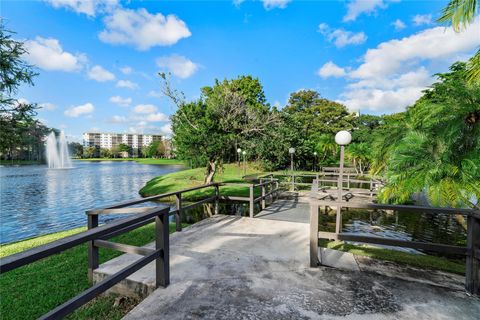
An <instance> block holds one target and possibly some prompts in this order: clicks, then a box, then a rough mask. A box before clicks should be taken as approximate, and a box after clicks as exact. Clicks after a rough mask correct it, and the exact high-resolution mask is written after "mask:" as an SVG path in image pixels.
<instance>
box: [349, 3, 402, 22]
mask: <svg viewBox="0 0 480 320" xmlns="http://www.w3.org/2000/svg"><path fill="white" fill-rule="evenodd" d="M398 1H400V0H350V1H349V2H348V4H347V14H346V15H345V16H344V17H343V21H344V22H347V21H354V20H356V19H357V17H358V16H360V15H361V14H364V13H365V14H368V15H370V14H375V13H376V12H377V9H385V8H386V7H387V3H388V2H398Z"/></svg>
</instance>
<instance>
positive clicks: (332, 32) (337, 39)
mask: <svg viewBox="0 0 480 320" xmlns="http://www.w3.org/2000/svg"><path fill="white" fill-rule="evenodd" d="M318 32H320V33H321V34H322V35H324V36H325V38H326V39H327V40H328V41H330V42H333V44H335V46H336V47H337V48H341V47H345V46H346V45H349V44H362V43H364V42H365V41H366V40H367V36H366V35H365V33H364V32H357V33H354V32H351V31H346V30H344V29H332V28H330V27H329V26H328V24H326V23H321V24H320V25H319V26H318Z"/></svg>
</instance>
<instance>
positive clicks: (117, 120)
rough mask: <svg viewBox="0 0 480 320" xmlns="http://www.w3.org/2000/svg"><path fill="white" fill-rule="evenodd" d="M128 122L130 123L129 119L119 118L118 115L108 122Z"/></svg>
mask: <svg viewBox="0 0 480 320" xmlns="http://www.w3.org/2000/svg"><path fill="white" fill-rule="evenodd" d="M127 121H128V119H127V118H126V117H124V116H117V115H115V116H113V117H111V118H110V119H109V120H108V122H110V123H125V122H127Z"/></svg>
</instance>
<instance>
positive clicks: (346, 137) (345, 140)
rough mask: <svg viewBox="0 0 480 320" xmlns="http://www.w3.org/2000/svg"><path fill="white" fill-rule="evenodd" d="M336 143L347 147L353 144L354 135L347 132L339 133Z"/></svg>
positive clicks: (336, 136)
mask: <svg viewBox="0 0 480 320" xmlns="http://www.w3.org/2000/svg"><path fill="white" fill-rule="evenodd" d="M335 142H336V143H337V144H338V145H340V146H346V145H347V144H349V143H350V142H352V135H351V134H350V132H348V131H346V130H342V131H339V132H337V134H336V135H335Z"/></svg>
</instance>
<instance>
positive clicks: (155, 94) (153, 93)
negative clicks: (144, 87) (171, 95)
mask: <svg viewBox="0 0 480 320" xmlns="http://www.w3.org/2000/svg"><path fill="white" fill-rule="evenodd" d="M148 96H149V97H154V98H161V97H163V94H162V93H161V92H159V91H155V90H150V92H149V93H148Z"/></svg>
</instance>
